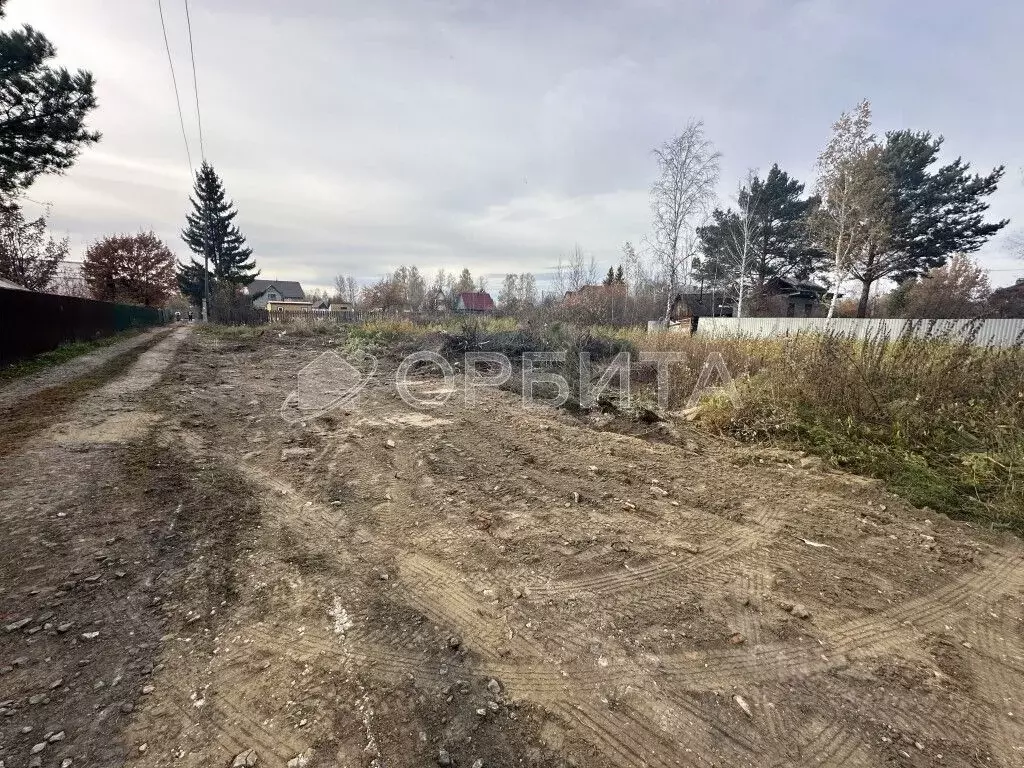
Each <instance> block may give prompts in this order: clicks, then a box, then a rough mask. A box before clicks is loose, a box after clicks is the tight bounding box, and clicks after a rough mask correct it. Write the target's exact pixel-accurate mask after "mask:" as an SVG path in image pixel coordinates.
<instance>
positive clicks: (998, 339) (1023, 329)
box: [697, 317, 1024, 347]
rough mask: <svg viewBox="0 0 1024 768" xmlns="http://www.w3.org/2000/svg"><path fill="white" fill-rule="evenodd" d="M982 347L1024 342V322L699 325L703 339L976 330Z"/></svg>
mask: <svg viewBox="0 0 1024 768" xmlns="http://www.w3.org/2000/svg"><path fill="white" fill-rule="evenodd" d="M975 328H976V329H977V335H976V336H975V337H974V340H975V343H976V344H978V345H979V346H996V347H1008V346H1011V345H1012V344H1014V343H1015V342H1016V341H1017V340H1019V339H1021V338H1024V319H1001V320H895V319H894V320H882V319H876V318H867V319H863V318H846V317H843V318H832V319H831V320H830V319H828V318H825V317H744V318H736V317H702V318H701V319H700V321H699V322H698V323H697V334H698V335H701V336H712V337H728V336H744V337H748V338H768V337H772V336H794V335H796V334H798V333H822V332H824V331H826V330H827V331H831V332H834V333H840V334H843V335H844V336H849V337H851V338H855V339H862V338H864V337H865V336H870V337H873V336H876V335H878V334H884V335H887V336H889V337H890V338H896V337H898V336H899V335H901V334H902V333H905V332H906V331H907V330H908V329H912V330H913V333H914V334H915V335H920V336H924V335H928V336H943V335H946V334H948V335H949V337H950V338H956V339H960V338H964V337H965V336H967V335H968V334H969V333H970V332H971V331H972V330H973V329H975Z"/></svg>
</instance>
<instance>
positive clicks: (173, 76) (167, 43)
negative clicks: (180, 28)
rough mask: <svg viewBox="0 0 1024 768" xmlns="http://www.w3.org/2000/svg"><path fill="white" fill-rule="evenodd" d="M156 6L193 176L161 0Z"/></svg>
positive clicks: (192, 171)
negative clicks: (158, 11)
mask: <svg viewBox="0 0 1024 768" xmlns="http://www.w3.org/2000/svg"><path fill="white" fill-rule="evenodd" d="M156 7H157V8H158V9H159V10H160V27H161V28H162V29H163V31H164V48H166V49H167V63H168V64H169V65H170V67H171V82H172V83H173V84H174V101H175V103H176V104H177V105H178V120H179V121H181V138H183V139H184V140H185V154H186V155H187V156H188V173H189V176H190V177H191V176H195V171H194V170H193V168H192V152H191V151H190V150H189V148H188V134H187V133H186V132H185V115H184V113H182V111H181V98H180V97H179V96H178V78H177V77H176V76H175V75H174V59H173V58H171V44H170V43H169V42H168V41H167V24H166V23H165V22H164V4H163V0H156Z"/></svg>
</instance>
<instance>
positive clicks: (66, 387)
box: [0, 333, 165, 457]
mask: <svg viewBox="0 0 1024 768" xmlns="http://www.w3.org/2000/svg"><path fill="white" fill-rule="evenodd" d="M164 338H165V334H160V333H158V334H154V335H153V337H152V338H150V339H148V340H147V341H146V342H144V343H142V344H140V345H138V346H136V347H132V348H131V349H129V350H127V351H126V352H122V353H121V354H119V355H115V356H114V357H112V358H110V360H107V361H106V362H105V363H103V364H102V365H100V366H98V367H97V368H94V369H93V370H91V371H89V372H87V373H84V374H82V375H81V376H77V377H75V378H74V379H71V380H70V381H67V382H65V383H63V384H59V385H57V386H56V387H49V388H48V389H43V390H40V391H39V392H36V393H34V394H31V395H29V396H28V397H26V398H24V399H22V400H19V401H18V402H17V403H16V404H15V406H14V407H13V408H11V409H10V411H9V412H8V413H6V414H5V416H4V418H3V419H0V457H3V456H7V455H8V454H11V453H13V452H14V451H16V450H17V449H19V448H20V447H21V446H22V445H23V444H24V442H25V441H26V440H27V439H29V438H30V437H31V436H32V435H34V434H36V433H37V432H40V431H41V430H43V429H45V428H46V427H48V426H49V425H51V424H54V423H56V422H57V421H60V419H61V417H62V416H63V414H64V413H65V412H66V411H67V410H68V409H69V408H70V407H71V406H72V405H73V404H74V403H75V401H77V400H78V399H79V398H81V397H83V396H84V395H86V394H87V393H88V392H90V391H92V390H94V389H98V388H99V387H101V386H103V385H104V384H106V383H107V382H108V381H110V380H111V379H114V378H116V377H117V376H118V375H120V374H121V373H123V372H124V370H125V369H126V368H127V367H128V366H129V365H131V364H132V363H134V362H135V361H136V360H137V359H138V358H139V357H140V356H141V355H142V354H143V353H144V352H145V351H146V350H148V349H150V348H152V347H154V346H155V345H156V344H157V343H159V342H160V341H162V340H163V339H164Z"/></svg>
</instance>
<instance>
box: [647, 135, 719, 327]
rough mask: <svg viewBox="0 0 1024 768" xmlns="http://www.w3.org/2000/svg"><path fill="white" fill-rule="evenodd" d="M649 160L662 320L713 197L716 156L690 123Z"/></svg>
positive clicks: (716, 165) (709, 143)
mask: <svg viewBox="0 0 1024 768" xmlns="http://www.w3.org/2000/svg"><path fill="white" fill-rule="evenodd" d="M654 157H655V160H656V161H657V164H658V178H657V180H656V181H655V182H654V184H652V185H651V212H652V214H653V243H652V247H653V251H654V256H655V259H656V260H657V262H658V264H659V266H660V267H661V269H662V271H663V273H664V275H665V282H666V286H667V289H668V297H667V299H666V302H665V319H666V320H668V319H669V317H670V315H671V312H672V299H673V297H674V296H675V292H676V288H677V287H678V286H679V284H680V283H681V282H682V281H684V280H685V278H686V275H687V271H688V268H689V265H690V260H691V259H692V257H693V255H694V253H695V251H696V242H697V238H696V236H695V232H696V226H697V224H698V223H699V219H700V218H701V217H703V216H705V215H706V214H707V212H708V209H709V207H710V204H711V202H712V201H713V200H714V197H715V185H716V184H717V183H718V178H719V173H720V170H719V160H720V159H721V153H719V152H717V151H715V148H714V145H713V144H712V143H711V141H710V140H708V138H707V137H706V136H705V135H704V123H703V122H701V121H693V120H691V121H690V122H689V123H688V124H687V125H686V127H685V128H684V129H683V131H682V133H680V134H679V135H678V136H676V137H674V138H672V139H670V140H669V141H667V142H665V143H664V144H662V145H661V146H660V147H658V148H657V149H655V150H654Z"/></svg>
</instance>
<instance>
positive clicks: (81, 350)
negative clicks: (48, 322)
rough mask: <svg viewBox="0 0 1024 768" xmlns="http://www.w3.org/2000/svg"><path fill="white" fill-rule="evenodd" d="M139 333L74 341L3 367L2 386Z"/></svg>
mask: <svg viewBox="0 0 1024 768" xmlns="http://www.w3.org/2000/svg"><path fill="white" fill-rule="evenodd" d="M137 333H139V331H138V330H135V329H133V330H128V331H122V332H120V333H115V334H113V335H111V336H104V337H103V338H101V339H96V340H94V341H72V342H69V343H67V344H61V345H60V346H59V347H57V348H56V349H53V350H50V351H49V352H43V353H41V354H38V355H35V356H34V357H30V358H27V359H25V360H20V361H18V362H16V363H11V364H10V365H6V366H3V367H2V368H0V384H6V383H7V382H10V381H13V380H14V379H20V378H22V377H24V376H30V375H31V374H33V373H39V372H40V371H45V370H46V369H48V368H52V367H53V366H55V365H60V364H62V363H66V362H68V361H69V360H74V359H75V358H76V357H81V356H82V355H86V354H88V353H90V352H95V351H96V350H97V349H101V348H103V347H109V346H110V345H111V344H116V343H117V342H119V341H123V340H124V339H127V338H130V337H131V336H134V335H136V334H137Z"/></svg>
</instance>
